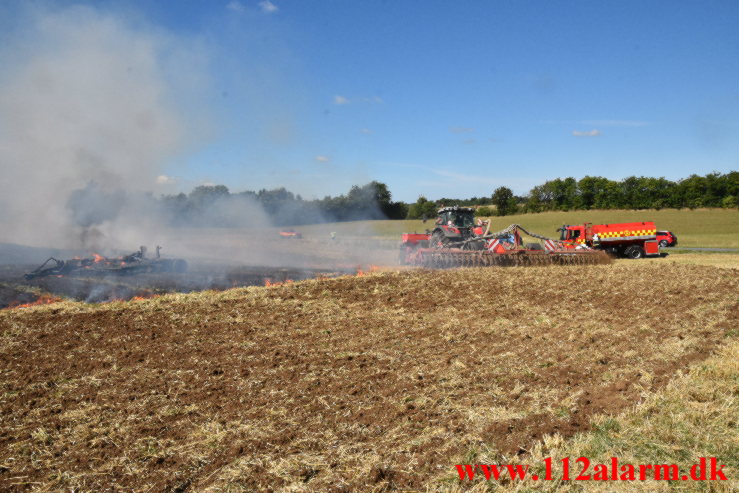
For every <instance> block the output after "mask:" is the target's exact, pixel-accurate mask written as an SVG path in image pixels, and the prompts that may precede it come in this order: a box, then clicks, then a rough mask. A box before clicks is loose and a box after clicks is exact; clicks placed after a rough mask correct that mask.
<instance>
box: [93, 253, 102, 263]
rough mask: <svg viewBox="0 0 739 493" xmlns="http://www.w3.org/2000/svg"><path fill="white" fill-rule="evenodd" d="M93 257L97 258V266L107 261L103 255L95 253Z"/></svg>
mask: <svg viewBox="0 0 739 493" xmlns="http://www.w3.org/2000/svg"><path fill="white" fill-rule="evenodd" d="M92 256H93V257H94V258H95V263H96V264H97V263H99V262H104V261H105V257H103V256H102V255H98V254H97V253H93V254H92Z"/></svg>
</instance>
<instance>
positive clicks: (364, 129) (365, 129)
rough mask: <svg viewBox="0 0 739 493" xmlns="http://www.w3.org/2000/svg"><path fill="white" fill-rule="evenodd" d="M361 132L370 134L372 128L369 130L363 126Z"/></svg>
mask: <svg viewBox="0 0 739 493" xmlns="http://www.w3.org/2000/svg"><path fill="white" fill-rule="evenodd" d="M361 132H362V133H363V134H367V135H369V134H371V133H372V130H370V129H369V128H363V129H362V130H361Z"/></svg>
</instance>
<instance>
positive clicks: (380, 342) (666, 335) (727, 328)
mask: <svg viewBox="0 0 739 493" xmlns="http://www.w3.org/2000/svg"><path fill="white" fill-rule="evenodd" d="M738 281H739V275H738V272H737V270H732V269H718V268H712V267H704V266H689V265H665V264H662V265H655V264H651V265H650V264H649V263H647V262H631V263H619V264H616V265H606V266H591V267H543V268H533V267H532V268H509V269H495V268H489V269H463V270H454V271H443V272H442V271H405V272H388V273H376V274H372V275H368V276H365V277H341V278H337V279H328V280H314V281H305V282H300V283H294V284H289V285H283V286H277V287H267V288H246V289H233V290H229V291H225V292H220V293H215V292H204V293H195V294H188V295H167V296H163V297H160V298H155V299H150V300H145V301H138V302H128V303H110V304H104V305H98V306H88V305H83V304H78V303H61V304H53V305H49V306H44V307H38V308H30V309H15V310H3V311H0V416H2V423H1V424H0V490H4V491H5V490H11V491H12V490H18V491H23V490H42V489H66V490H70V489H72V488H77V489H83V490H96V489H99V490H102V489H104V488H109V487H110V486H111V485H113V488H114V489H125V490H136V491H167V490H168V491H202V490H207V489H209V488H211V489H214V490H215V489H230V490H275V489H280V488H289V489H294V490H305V491H316V490H337V491H338V490H347V491H348V490H369V489H385V488H387V489H425V488H426V487H427V486H429V485H432V484H434V481H436V480H437V479H438V478H441V477H449V475H450V473H451V472H452V471H453V464H455V463H459V462H458V461H460V460H461V459H462V458H463V457H464V454H465V452H466V451H467V450H469V449H470V448H471V447H475V446H479V445H480V444H486V445H487V446H489V447H492V448H493V449H494V450H497V451H498V452H499V453H500V454H501V455H505V456H509V457H510V456H515V455H516V454H526V453H527V450H528V449H529V448H530V447H531V446H532V444H533V443H535V442H536V441H538V440H540V439H541V438H542V436H543V435H545V434H552V433H559V434H562V435H564V436H570V435H572V434H573V433H575V432H577V431H585V430H588V429H589V427H590V420H591V418H592V417H593V416H594V415H596V414H603V413H606V414H614V413H619V412H621V411H623V410H625V409H627V408H630V407H631V406H632V405H634V404H635V403H637V402H639V401H640V400H641V399H642V398H643V396H644V395H646V394H648V393H650V392H652V391H654V390H655V389H658V388H661V387H662V386H664V385H665V384H666V382H668V381H669V380H670V379H671V378H672V377H673V376H674V375H675V374H676V372H678V371H679V370H682V369H685V368H686V367H687V366H688V365H689V364H691V363H695V362H697V361H700V360H702V359H705V358H706V357H707V356H708V355H709V354H711V353H712V352H714V351H715V350H717V349H718V348H719V347H721V346H722V345H723V344H725V342H726V340H727V338H729V337H735V336H736V332H737V327H736V321H737V319H739V301H738V300H737V296H736V294H737V292H739V289H738V288H739V282H738Z"/></svg>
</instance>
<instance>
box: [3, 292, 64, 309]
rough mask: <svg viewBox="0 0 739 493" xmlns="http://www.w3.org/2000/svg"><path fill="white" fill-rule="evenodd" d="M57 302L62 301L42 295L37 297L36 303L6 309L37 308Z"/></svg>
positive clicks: (13, 305) (14, 305) (16, 305)
mask: <svg viewBox="0 0 739 493" xmlns="http://www.w3.org/2000/svg"><path fill="white" fill-rule="evenodd" d="M58 301H62V299H61V298H57V297H56V296H51V295H48V294H43V295H41V296H39V297H38V299H37V300H36V301H32V302H30V303H23V304H11V305H10V306H8V307H7V308H8V309H11V308H28V307H29V306H37V305H48V304H51V303H56V302H58Z"/></svg>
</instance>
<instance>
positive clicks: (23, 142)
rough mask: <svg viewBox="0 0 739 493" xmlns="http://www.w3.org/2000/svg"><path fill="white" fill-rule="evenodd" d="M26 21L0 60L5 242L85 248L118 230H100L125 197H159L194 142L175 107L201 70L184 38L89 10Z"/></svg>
mask: <svg viewBox="0 0 739 493" xmlns="http://www.w3.org/2000/svg"><path fill="white" fill-rule="evenodd" d="M21 22H22V23H23V27H22V28H19V29H18V30H17V32H16V33H14V34H11V35H9V38H10V39H8V42H7V43H3V45H4V46H5V48H3V49H2V51H0V170H1V171H0V173H1V175H2V179H0V241H7V242H13V243H25V244H31V245H55V246H61V247H86V246H87V245H83V244H81V243H82V242H84V241H85V238H89V235H87V234H86V233H89V231H88V230H89V229H90V228H92V227H96V228H101V230H100V233H101V234H102V236H103V237H108V236H109V235H110V234H114V231H120V230H119V229H118V228H115V229H111V231H108V232H106V231H104V229H105V225H106V224H109V223H110V222H111V221H113V220H120V219H122V218H121V216H120V214H119V211H118V210H116V208H120V207H122V206H123V205H124V204H125V203H126V201H124V200H123V195H122V193H123V192H122V190H152V189H154V187H155V186H156V180H157V177H158V176H160V175H162V168H163V166H165V165H166V164H167V163H168V162H170V161H171V160H173V159H174V158H175V157H176V156H177V155H178V153H180V152H182V151H183V149H184V147H185V145H186V143H188V142H192V140H193V139H192V137H193V135H192V134H193V130H194V129H193V128H191V127H189V126H188V125H187V124H185V123H184V122H186V121H188V119H187V118H186V114H185V111H186V110H185V109H183V105H181V104H180V103H181V101H182V100H183V98H182V96H183V95H184V94H185V93H186V92H187V91H188V90H190V89H191V88H192V82H193V81H194V80H197V79H198V77H199V74H198V73H197V72H196V69H195V68H193V67H197V66H199V65H200V64H201V63H200V60H190V59H188V58H192V55H191V53H197V50H192V46H185V44H184V43H182V42H181V40H178V39H176V38H174V37H172V36H170V35H165V34H163V33H161V32H157V31H155V30H154V29H151V28H142V27H140V25H139V24H140V23H134V22H132V21H129V20H127V19H126V18H125V17H124V16H121V15H112V14H102V13H100V12H98V11H96V10H94V9H91V8H88V7H71V8H65V9H61V10H55V11H50V10H34V11H33V12H26V13H25V14H24V16H23V19H22V21H21ZM194 56H197V55H194ZM185 67H187V68H185ZM91 183H92V184H95V185H94V189H89V188H88V189H86V188H85V187H88V186H89V184H91ZM81 190H82V191H81ZM84 190H87V192H84ZM90 190H92V192H91V191H90ZM75 191H78V192H76V193H75ZM109 197H113V199H114V200H113V201H110V200H108V198H109ZM88 199H89V200H88ZM142 219H143V221H142V223H146V222H147V221H146V219H147V215H144V216H142ZM148 219H150V218H148ZM116 240H117V239H116V238H111V241H116ZM138 241H140V240H134V244H138Z"/></svg>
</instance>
